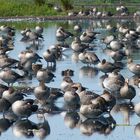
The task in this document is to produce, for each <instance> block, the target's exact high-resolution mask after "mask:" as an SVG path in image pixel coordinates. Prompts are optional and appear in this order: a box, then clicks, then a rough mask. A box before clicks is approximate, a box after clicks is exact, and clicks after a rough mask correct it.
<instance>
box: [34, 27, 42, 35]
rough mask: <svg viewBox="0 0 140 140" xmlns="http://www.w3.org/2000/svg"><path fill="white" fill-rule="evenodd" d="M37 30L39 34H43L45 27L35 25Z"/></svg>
mask: <svg viewBox="0 0 140 140" xmlns="http://www.w3.org/2000/svg"><path fill="white" fill-rule="evenodd" d="M35 31H36V33H37V34H39V35H42V33H43V31H44V29H43V27H41V26H39V25H38V26H36V27H35Z"/></svg>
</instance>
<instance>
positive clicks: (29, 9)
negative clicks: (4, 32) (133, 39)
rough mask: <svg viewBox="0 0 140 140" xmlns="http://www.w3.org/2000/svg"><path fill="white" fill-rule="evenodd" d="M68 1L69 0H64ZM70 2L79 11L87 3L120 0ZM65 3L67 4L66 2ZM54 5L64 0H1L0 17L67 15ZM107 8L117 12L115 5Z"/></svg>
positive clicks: (108, 2) (125, 1)
mask: <svg viewBox="0 0 140 140" xmlns="http://www.w3.org/2000/svg"><path fill="white" fill-rule="evenodd" d="M63 1H64V2H65V1H68V0H63ZM69 1H70V3H71V4H72V5H73V6H74V10H76V11H79V10H80V9H81V8H82V5H84V8H85V9H86V8H87V7H86V5H90V6H91V5H95V4H98V5H102V4H113V3H114V2H115V3H119V1H115V0H106V2H104V3H103V0H94V1H93V0H88V2H87V0H69ZM128 1H129V2H135V3H139V4H140V2H139V0H133V1H132V0H123V1H122V2H123V3H125V4H126V5H127V4H129V3H127V2H128ZM64 2H63V4H67V3H64ZM50 4H52V5H59V6H60V5H61V7H62V6H63V4H62V0H46V1H45V4H43V5H38V4H36V3H35V0H25V1H23V0H6V1H5V0H0V17H7V16H8V17H9V16H56V15H61V16H62V15H67V12H66V11H64V10H63V11H62V12H57V11H55V10H54V9H53V7H51V6H50ZM102 9H103V8H102V7H99V10H101V11H102ZM129 9H130V11H131V12H135V11H136V10H137V9H136V8H134V7H130V8H129ZM106 10H107V11H109V10H111V12H112V11H113V13H114V12H115V6H114V7H111V6H108V7H106ZM139 10H140V9H139Z"/></svg>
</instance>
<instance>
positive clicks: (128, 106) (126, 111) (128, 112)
mask: <svg viewBox="0 0 140 140" xmlns="http://www.w3.org/2000/svg"><path fill="white" fill-rule="evenodd" d="M112 111H113V112H116V113H117V112H121V113H122V115H123V120H124V123H125V124H130V117H131V116H132V115H133V114H134V104H133V103H132V102H131V103H120V104H116V105H115V106H114V107H113V109H112Z"/></svg>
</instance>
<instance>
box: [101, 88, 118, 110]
mask: <svg viewBox="0 0 140 140" xmlns="http://www.w3.org/2000/svg"><path fill="white" fill-rule="evenodd" d="M100 96H101V97H102V98H104V99H105V101H106V102H107V109H108V111H111V109H112V108H113V107H114V106H115V104H116V98H115V96H113V95H112V94H111V93H110V92H108V91H107V90H104V91H103V93H102V94H101V95H100Z"/></svg>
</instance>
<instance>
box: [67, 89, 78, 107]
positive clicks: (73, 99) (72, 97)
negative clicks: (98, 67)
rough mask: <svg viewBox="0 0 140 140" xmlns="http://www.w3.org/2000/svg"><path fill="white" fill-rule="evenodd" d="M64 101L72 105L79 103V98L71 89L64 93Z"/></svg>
mask: <svg viewBox="0 0 140 140" xmlns="http://www.w3.org/2000/svg"><path fill="white" fill-rule="evenodd" d="M64 101H65V102H66V103H67V104H69V105H74V104H79V103H80V98H79V95H78V94H77V93H76V91H75V90H73V89H71V90H68V91H66V92H65V93H64Z"/></svg>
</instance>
